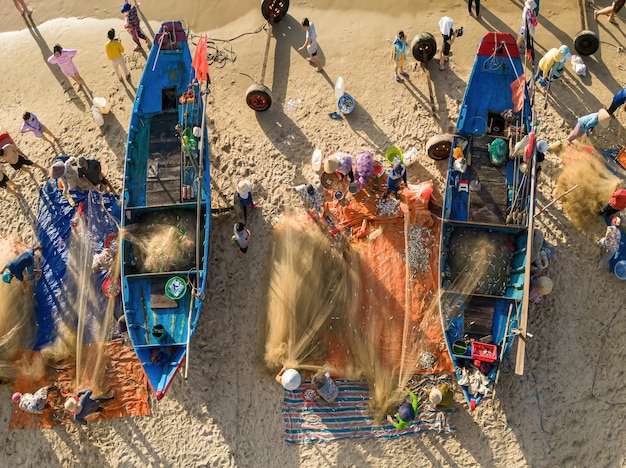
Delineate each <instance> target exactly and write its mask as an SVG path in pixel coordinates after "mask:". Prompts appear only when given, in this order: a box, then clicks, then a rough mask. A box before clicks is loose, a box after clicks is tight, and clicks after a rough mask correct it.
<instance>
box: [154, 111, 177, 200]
mask: <svg viewBox="0 0 626 468" xmlns="http://www.w3.org/2000/svg"><path fill="white" fill-rule="evenodd" d="M176 124H178V114H177V113H176V112H168V113H165V114H157V115H155V116H154V117H153V118H152V122H151V123H150V148H149V152H148V153H149V159H148V177H147V179H146V206H157V205H170V204H174V203H179V202H180V174H181V172H180V171H181V167H180V141H179V140H178V138H177V136H176V130H175V127H176Z"/></svg>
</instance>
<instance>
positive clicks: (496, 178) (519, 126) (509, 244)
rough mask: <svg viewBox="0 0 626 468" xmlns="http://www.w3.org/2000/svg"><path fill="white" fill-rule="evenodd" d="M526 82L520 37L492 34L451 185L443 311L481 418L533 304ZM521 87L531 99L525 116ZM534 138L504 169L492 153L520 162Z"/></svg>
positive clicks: (468, 97)
mask: <svg viewBox="0 0 626 468" xmlns="http://www.w3.org/2000/svg"><path fill="white" fill-rule="evenodd" d="M523 76H524V69H523V64H522V62H521V60H520V56H519V51H518V48H517V46H516V43H515V38H514V37H513V36H511V35H510V34H508V33H488V34H486V35H485V36H484V37H483V40H482V41H481V43H480V45H479V48H478V53H477V55H476V60H475V62H474V66H473V69H472V73H471V75H470V78H469V81H468V85H467V88H466V91H465V95H464V98H463V103H462V105H461V110H460V114H459V119H458V121H457V129H456V133H455V136H454V138H453V142H452V156H453V157H451V158H450V162H449V168H448V173H447V178H446V189H445V194H444V206H443V213H442V229H441V240H440V259H439V270H440V285H439V286H440V311H441V319H442V326H443V330H444V335H445V338H446V343H447V346H448V350H449V352H450V356H451V358H452V361H453V363H454V367H455V372H456V374H457V378H458V380H459V383H460V384H461V389H462V391H463V393H464V395H465V398H466V400H467V403H468V405H469V406H470V408H471V409H474V408H475V407H476V406H477V405H478V404H480V402H481V400H482V398H483V397H484V395H485V394H486V393H488V392H489V390H490V389H492V387H493V385H494V382H495V381H496V380H497V378H498V373H499V369H500V366H501V365H502V362H503V360H505V359H506V358H507V355H508V353H509V350H510V348H511V345H512V343H513V341H514V338H515V333H514V331H515V330H517V329H518V327H519V326H520V319H521V318H522V316H523V311H524V305H525V303H526V304H527V297H528V284H527V275H528V268H529V266H530V265H529V263H530V262H529V252H528V248H527V247H528V245H529V242H528V241H529V236H532V233H531V230H529V227H530V226H531V225H532V209H531V208H532V205H533V203H534V202H533V197H534V193H533V192H534V182H533V179H534V176H535V169H534V158H535V156H534V154H535V151H534V149H533V148H534V141H533V138H534V136H532V132H531V129H532V125H531V123H532V109H531V106H530V100H529V97H528V90H527V88H526V85H525V83H524V81H523V79H521V78H520V77H523ZM513 83H517V84H518V85H519V86H520V92H521V93H523V94H522V96H521V97H522V99H523V106H522V108H521V110H519V111H518V112H514V107H515V102H514V100H515V97H516V96H518V95H516V94H515V93H514V88H515V85H513V86H512V84H513ZM518 97H519V96H518ZM518 104H519V101H518ZM507 109H511V111H510V113H509V114H508V115H507V114H506V112H505V111H507ZM503 114H504V115H505V116H507V117H508V118H509V120H508V121H507V119H505V117H504V116H503ZM524 136H527V141H528V142H529V143H530V146H529V151H528V152H525V151H522V154H521V156H519V157H507V158H505V159H504V160H501V161H499V160H495V159H494V158H493V156H492V154H491V153H490V148H492V145H496V144H497V143H499V142H497V143H494V141H495V140H497V139H500V140H502V141H503V143H501V144H502V145H506V147H507V149H508V156H510V155H511V154H512V153H513V152H514V147H515V143H516V142H517V141H518V140H521V139H522V138H523V137H524ZM523 148H525V146H523ZM454 156H457V158H456V159H455V158H454ZM457 159H458V161H457ZM522 164H523V166H522Z"/></svg>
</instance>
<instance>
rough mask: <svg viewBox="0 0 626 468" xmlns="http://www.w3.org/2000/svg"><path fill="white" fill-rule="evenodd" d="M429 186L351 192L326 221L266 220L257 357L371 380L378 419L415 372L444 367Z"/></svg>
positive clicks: (294, 216) (291, 216)
mask: <svg viewBox="0 0 626 468" xmlns="http://www.w3.org/2000/svg"><path fill="white" fill-rule="evenodd" d="M431 193H432V182H428V183H424V184H420V185H419V186H414V187H413V189H412V190H404V191H403V194H402V199H401V200H400V201H398V200H393V199H388V200H382V201H381V200H380V198H379V197H376V196H370V195H369V194H368V192H367V191H361V192H359V193H358V194H357V195H356V196H355V197H354V198H350V199H348V198H344V199H342V200H333V198H332V191H329V192H328V193H327V200H326V203H325V213H326V215H325V217H324V218H323V219H322V220H319V219H317V218H311V217H310V216H309V215H308V213H305V212H302V211H299V212H292V213H286V214H284V215H283V216H282V218H281V220H280V221H279V222H278V223H277V224H276V225H275V229H274V235H273V242H272V265H271V271H270V287H269V294H268V306H267V328H266V340H265V361H266V364H267V366H268V367H269V368H270V369H271V370H273V371H277V370H279V369H280V368H281V367H282V368H289V367H293V368H297V369H299V370H300V371H303V370H304V371H306V370H309V371H311V372H312V373H315V372H316V371H317V370H319V369H326V370H329V371H330V372H331V374H332V375H333V377H337V378H348V379H351V380H356V379H360V378H365V379H367V380H368V382H369V384H370V397H371V400H370V412H371V413H372V415H373V416H374V417H375V418H376V419H377V420H379V421H380V420H382V419H383V418H384V416H385V414H387V413H388V412H389V411H390V410H391V409H392V408H394V407H395V405H396V404H397V401H398V399H399V396H400V393H401V392H402V391H401V390H399V387H401V386H403V385H405V384H407V383H408V382H409V380H410V379H411V378H412V377H413V376H415V375H431V374H438V373H442V372H451V371H452V366H451V363H450V360H449V357H448V355H447V351H446V347H445V344H444V339H443V335H442V330H441V320H440V317H439V305H438V297H437V277H438V272H437V262H438V245H437V244H438V239H439V229H440V225H439V223H438V222H436V221H435V220H434V218H433V217H432V216H431V214H430V211H429V210H428V202H429V200H430V195H431Z"/></svg>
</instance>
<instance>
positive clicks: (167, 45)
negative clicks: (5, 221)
mask: <svg viewBox="0 0 626 468" xmlns="http://www.w3.org/2000/svg"><path fill="white" fill-rule="evenodd" d="M191 62H192V60H191V54H190V51H189V46H188V43H187V35H186V33H185V31H184V30H183V28H182V24H181V23H180V22H177V21H171V22H166V23H163V24H162V26H161V28H160V29H159V33H158V34H157V36H156V37H155V41H154V45H153V47H152V49H151V50H150V53H149V55H148V60H147V63H146V66H145V68H144V72H143V74H142V77H141V81H140V82H139V86H138V88H137V94H136V98H135V103H134V106H133V113H132V116H131V120H130V125H129V131H128V142H127V150H126V160H125V170H124V190H123V217H122V241H121V243H120V250H121V257H122V268H121V279H122V293H123V303H124V314H125V317H126V325H127V328H128V334H129V337H130V340H131V341H132V344H133V347H134V349H135V353H136V354H137V356H138V358H139V359H140V361H141V365H142V367H143V369H144V372H145V374H146V377H147V379H148V382H149V384H150V387H151V388H152V390H153V392H154V394H155V395H156V397H157V399H160V398H162V397H163V396H164V394H165V392H166V391H167V389H168V388H169V386H170V384H171V382H172V379H173V378H174V376H175V375H176V372H177V371H178V369H179V367H180V366H181V364H182V363H183V362H184V359H185V358H186V356H187V352H188V348H189V343H190V341H191V338H192V337H193V334H194V331H195V329H196V326H197V324H198V320H199V317H200V310H201V307H202V300H203V297H204V290H205V288H206V284H207V269H208V256H209V238H210V236H209V233H210V190H209V187H210V170H209V151H208V145H206V142H207V141H208V138H207V131H206V128H205V126H203V125H202V124H203V123H204V119H203V114H204V107H203V104H202V100H201V93H200V89H199V86H198V84H197V83H194V82H193V76H194V71H193V69H192V66H191ZM157 229H161V230H163V232H165V233H166V234H164V235H167V236H168V237H167V238H165V237H164V238H163V239H162V240H159V239H158V238H156V239H155V237H157V236H155V233H156V232H161V231H157ZM150 236H152V240H151V242H152V244H149V246H150V247H149V248H148V247H146V243H147V242H148V239H150ZM159 241H160V242H161V243H160V244H159ZM174 241H176V242H178V243H179V244H180V243H181V242H182V243H183V246H182V247H180V246H179V247H180V248H178V250H176V249H174V250H173V251H174V252H177V255H179V256H180V258H176V259H165V260H163V259H160V258H159V257H158V256H157V259H156V260H155V252H154V250H155V248H162V249H164V250H163V252H164V253H163V255H162V256H166V252H168V250H167V249H170V248H171V244H172V242H174ZM155 242H156V244H155ZM155 246H157V247H155Z"/></svg>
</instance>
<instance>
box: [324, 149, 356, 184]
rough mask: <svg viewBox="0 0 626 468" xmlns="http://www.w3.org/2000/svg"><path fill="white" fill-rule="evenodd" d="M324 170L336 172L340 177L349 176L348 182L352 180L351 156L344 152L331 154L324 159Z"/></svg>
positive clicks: (330, 172) (329, 172) (328, 172)
mask: <svg viewBox="0 0 626 468" xmlns="http://www.w3.org/2000/svg"><path fill="white" fill-rule="evenodd" d="M324 172H326V173H327V174H332V173H333V172H334V173H336V174H337V175H338V176H339V177H340V178H341V179H343V178H344V177H349V178H350V182H354V172H353V171H352V156H350V155H349V154H345V153H335V154H331V155H330V156H328V157H327V158H326V160H325V161H324Z"/></svg>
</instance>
